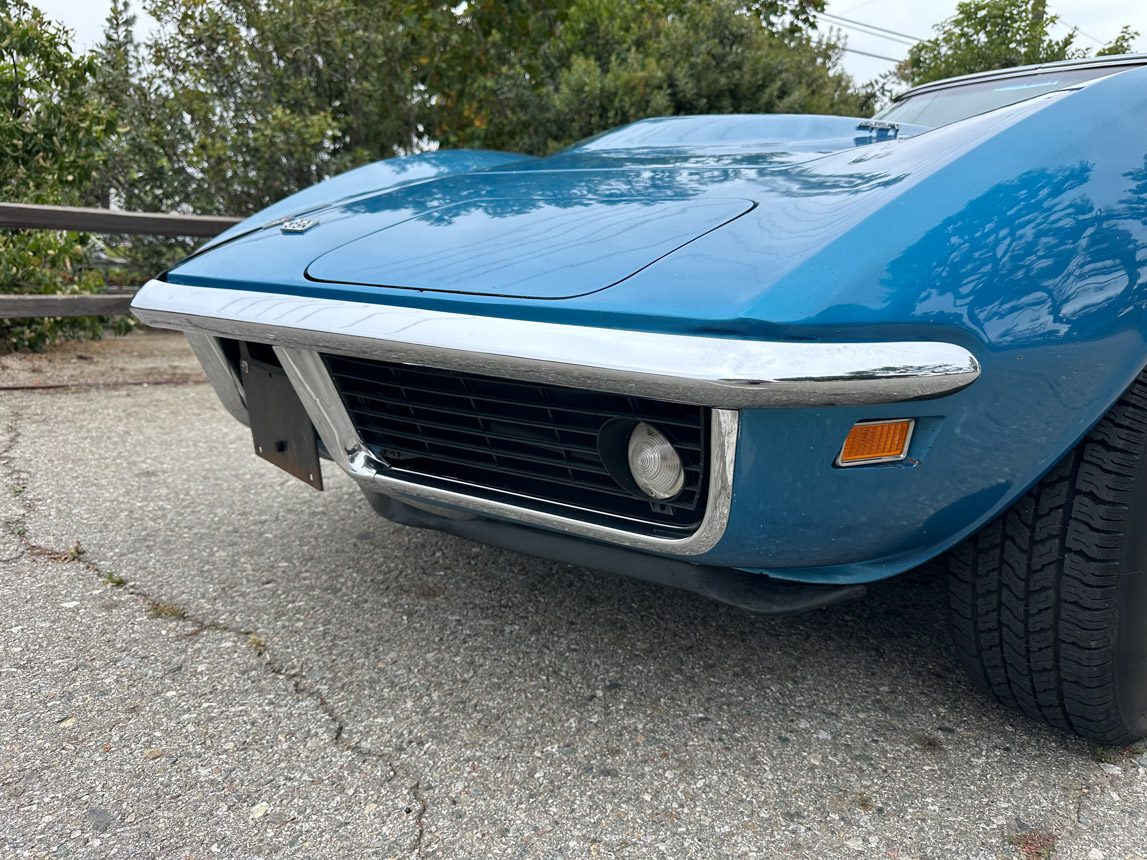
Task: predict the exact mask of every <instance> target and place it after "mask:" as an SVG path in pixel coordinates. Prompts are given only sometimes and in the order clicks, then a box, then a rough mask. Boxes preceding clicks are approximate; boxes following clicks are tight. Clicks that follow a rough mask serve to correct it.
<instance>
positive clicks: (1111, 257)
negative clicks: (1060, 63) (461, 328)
mask: <svg viewBox="0 0 1147 860" xmlns="http://www.w3.org/2000/svg"><path fill="white" fill-rule="evenodd" d="M741 119H742V120H744V118H741ZM772 119H775V120H776V122H775V124H774V125H773V127H772V128H773V129H774V130H775V131H776V132H777V133H776V134H770V133H769V129H770V120H772ZM746 122H747V121H746ZM802 122H804V123H805V126H803V127H802V128H801V131H800V133H799V135H798V132H797V131H796V123H795V122H794V121H793V120H792V118H768V117H762V118H754V121H753V123H750V124H751V125H753V128H754V129H755V131H754V132H753V134H755V135H756V137H753V135H750V134H748V132H747V131H746V128H741V132H744V135H743V136H738V135H739V134H740V132H737V131H736V130H733V131H726V132H722V133H723V134H724V135H725V137H724V141H723V142H721V143H713V142H712V141H711V140H709V139H706V138H704V134H703V132H704V129H703V127H702V126H703V125H704V123H702V122H700V121H698V120H695V119H690V120H688V121H681V123H682V124H681V126H680V127H679V131H680V132H681V134H680V135H679V136H678V137H676V138H675V137H674V135H673V122H672V121H663V122H659V123H655V124H653V125H651V126H650V127H649V128H645V129H643V128H642V127H641V125H640V124H638V126H631V127H627V128H626V129H622V130H619V131H618V132H615V133H614V135H615V136H614V137H613V138H612V139H611V137H610V136H609V135H606V136H603V137H599V138H596V139H594V140H593V141H589V142H587V143H585V144H582V145H581V146H579V147H575V148H573V149H571V150H568V151H566V152H565V153H559V154H558V155H556V156H553V157H551V158H547V159H538V160H533V161H528V162H521V163H506V164H502V165H497V166H491V167H488V168H487V169H484V170H480V171H477V172H470V173H466V174H454V175H448V176H443V177H441V178H438V179H435V180H433V181H424V182H421V183H419V184H414V185H406V186H402V187H397V188H394V189H391V190H389V191H385V192H380V193H378V194H367V195H364V196H360V197H358V198H355V199H353V200H350V201H349V202H345V203H343V204H340V205H337V206H334V207H330V208H325V209H321V210H319V211H317V212H315V213H313V214H312V216H311V217H316V218H318V220H319V222H320V223H319V225H318V226H317V227H316V228H314V229H312V230H310V231H308V232H307V233H305V234H302V235H297V236H284V235H282V234H280V233H279V231H278V230H263V231H258V232H255V233H251V234H249V235H247V236H243V237H240V238H237V239H234V240H233V241H230V242H227V243H225V244H222V245H220V246H218V247H216V248H215V250H213V251H211V252H210V253H208V254H203V255H201V256H198V257H195V258H192V259H191V260H189V261H187V262H186V263H184V264H182V265H180V266H177V267H176V268H175V269H173V270H172V271H171V272H169V273H168V274H167V278H168V279H169V280H171V281H174V282H179V283H189V284H203V285H219V286H226V287H231V288H237V289H262V290H267V289H270V290H281V291H283V292H287V293H291V294H300V295H317V296H323V295H329V296H337V297H341V298H351V299H356V300H360V301H370V302H380V303H387V304H398V305H410V306H419V307H435V308H449V309H451V310H457V311H460V312H467V313H480V314H487V315H497V316H507V317H515V318H520V319H535V320H545V321H555V322H564V323H570V324H592V325H595V326H614V327H617V328H619V329H638V330H649V331H671V332H687V333H698V334H708V335H715V336H721V335H730V336H732V335H737V336H741V337H746V336H747V337H759V338H762V339H778V340H794V341H799V340H818V339H826V340H828V339H831V340H852V341H877V340H882V339H892V338H895V339H906V340H908V339H910V340H930V339H931V340H944V341H950V342H953V343H958V344H960V345H962V346H965V347H967V348H968V349H970V350H971V351H972V352H973V353H974V354H975V355H976V357H977V358H978V359H979V360H980V362H981V364H982V367H983V374H982V377H981V379H980V380H979V381H978V382H977V383H975V384H974V385H972V386H971V387H970V388H968V389H965V390H964V391H961V392H959V393H957V394H955V395H952V396H949V397H945V398H941V399H938V400H934V401H928V402H924V403H919V404H915V405H912V406H904V405H899V406H886V407H880V408H866V409H854V408H844V407H838V408H830V409H779V410H768V411H762V410H751V411H747V412H745V413H744V414H743V416H742V428H741V435H740V439H739V443H738V454H737V458H738V462H737V473H736V478H735V482H734V496H733V506H732V515H731V520H730V523H729V527H728V529H727V532H726V535H725V537H724V539H723V540H722V541H721V543H720V544H718V545H717V547H715V548H714V549H713V550H712V551H711V552H710V553H708V554H707V555H705V556H702V557H699V558H697V559H695V560H697V561H704V562H708V563H712V564H719V565H727V566H733V567H740V568H745V569H754V570H767V571H768V572H770V573H772V574H774V575H778V576H784V577H789V578H793V579H804V580H808V581H824V582H856V581H867V580H871V579H878V578H880V577H883V576H888V575H891V574H894V573H898V572H900V571H902V570H905V569H907V568H909V567H912V566H914V565H916V564H918V563H920V562H922V561H924V560H926V559H928V558H930V557H932V556H934V555H936V554H937V553H939V552H942V551H943V550H945V549H947V548H948V547H950V546H952V545H953V544H955V543H956V542H957V541H959V540H960V539H961V538H963V537H964V536H966V535H968V534H970V533H972V532H974V531H975V530H976V529H977V528H979V527H980V526H981V525H983V524H984V523H985V522H986V521H988V520H989V519H990V518H991V517H993V516H995V515H996V514H997V513H999V512H1000V511H1002V510H1004V509H1005V508H1006V507H1007V506H1008V505H1009V504H1011V503H1012V502H1013V501H1014V500H1015V499H1016V498H1017V497H1018V496H1019V495H1020V494H1021V493H1022V492H1023V491H1024V490H1025V489H1026V488H1027V487H1028V486H1030V485H1031V484H1032V483H1034V482H1035V481H1036V480H1037V479H1038V478H1039V477H1040V476H1041V475H1042V474H1044V473H1045V472H1046V471H1047V469H1048V468H1050V467H1051V466H1052V465H1053V464H1054V463H1055V461H1056V460H1058V459H1059V458H1060V457H1061V456H1062V455H1063V454H1064V453H1065V452H1066V451H1068V450H1069V449H1070V448H1071V447H1072V446H1073V445H1074V444H1075V443H1076V441H1077V440H1079V439H1080V438H1081V437H1082V436H1083V435H1084V434H1085V433H1086V432H1087V430H1088V429H1089V428H1090V427H1091V425H1092V424H1094V422H1095V421H1097V420H1098V419H1099V417H1100V416H1101V415H1102V414H1103V413H1104V412H1105V411H1106V409H1107V408H1108V407H1109V406H1110V404H1111V403H1112V402H1114V400H1115V399H1116V398H1117V397H1118V396H1119V394H1120V393H1121V392H1122V391H1123V390H1124V389H1125V388H1126V387H1127V385H1129V384H1130V382H1131V381H1132V379H1133V378H1134V377H1135V375H1136V374H1137V373H1138V372H1139V370H1140V369H1141V368H1142V367H1143V365H1144V363H1145V362H1147V342H1145V340H1147V319H1145V295H1147V293H1145V290H1144V286H1143V280H1144V277H1143V276H1144V274H1145V270H1147V140H1145V139H1144V137H1143V134H1142V129H1143V127H1144V124H1145V122H1147V70H1135V71H1129V72H1126V73H1124V74H1121V75H1118V76H1115V77H1111V78H1108V79H1103V80H1099V81H1096V82H1094V83H1091V84H1088V85H1086V86H1084V87H1082V88H1081V89H1079V90H1078V91H1074V92H1062V93H1055V94H1050V95H1046V96H1040V97H1038V98H1035V99H1032V100H1030V101H1027V102H1022V103H1020V104H1017V105H1014V106H1011V107H1008V108H1003V109H1000V110H997V111H993V112H991V113H988V114H984V115H981V116H977V117H972V118H969V119H967V120H963V121H961V122H957V123H953V124H952V125H949V126H946V127H943V128H939V129H935V130H932V131H928V132H926V133H920V134H914V136H911V137H902V138H901V139H898V140H892V141H884V142H881V141H872V140H869V141H866V142H864V144H863V145H856V142H855V141H853V144H854V145H853V146H851V147H850V148H848V149H842V150H840V151H836V152H832V153H829V154H821V153H819V152H818V151H817V147H816V146H810V145H804V144H799V145H793V146H792V147H790V150H791V151H789V152H785V151H782V147H781V146H779V145H778V144H777V143H776V139H779V138H781V137H782V136H783V134H785V133H787V134H789V135H790V136H792V137H794V138H796V137H799V138H800V140H802V141H808V140H820V141H827V140H838V141H839V140H840V139H841V132H842V125H841V124H842V123H849V124H851V125H852V126H853V127H855V123H856V121H855V120H841V119H840V118H803V119H802ZM786 123H787V124H788V125H787V126H786ZM733 125H736V123H733ZM786 128H787V132H786V131H785V129H786ZM818 129H819V130H820V131H819V132H818ZM646 132H648V134H646ZM690 138H692V140H691V139H690ZM754 141H757V142H758V144H759V145H758V146H757V149H756V150H754ZM802 146H803V147H804V148H803V149H802ZM731 199H736V200H751V201H754V202H755V203H756V207H755V208H754V209H753V210H752V211H751V212H748V213H746V214H743V215H741V217H738V218H735V219H733V220H731V221H729V222H728V223H725V224H724V226H722V227H720V228H719V229H715V230H712V231H711V232H708V233H705V234H704V235H701V236H699V237H697V238H695V239H694V240H693V241H690V242H688V243H687V244H684V245H682V246H680V247H678V248H677V250H675V251H673V252H672V253H669V254H666V255H664V256H662V257H660V258H659V259H657V260H656V261H655V262H652V263H651V264H649V265H646V266H645V267H644V268H642V269H640V270H639V271H636V272H635V273H633V274H632V275H631V276H630V277H627V278H625V279H624V280H623V281H622V282H621V283H618V284H616V285H615V286H612V287H610V288H609V289H597V288H598V287H600V284H601V281H602V280H603V278H602V277H601V276H600V275H599V274H596V273H595V270H594V269H593V266H592V265H591V266H589V267H588V268H587V267H583V266H579V265H571V261H576V260H577V259H578V257H579V255H580V256H581V257H584V258H585V259H586V260H591V261H592V260H593V258H594V254H595V253H596V252H597V250H598V247H599V246H598V244H597V241H595V240H594V239H593V236H592V234H587V235H584V236H580V237H578V238H577V239H576V241H573V242H567V241H566V240H568V239H570V238H571V237H570V236H569V235H568V232H567V231H563V230H561V229H556V230H555V232H554V234H553V242H552V244H547V243H546V242H544V241H540V242H537V243H536V244H535V245H534V246H533V251H532V254H531V260H530V266H531V269H530V276H529V277H530V279H531V283H534V284H545V285H546V289H547V290H549V293H548V297H545V296H541V295H540V293H539V292H535V293H532V294H533V295H535V296H536V297H535V298H532V299H522V298H512V297H509V296H506V295H477V294H475V295H458V294H446V293H443V292H440V291H436V290H435V291H429V290H427V291H412V290H400V289H388V288H382V287H372V286H361V285H353V284H335V283H319V282H316V281H315V280H313V279H310V278H308V277H307V276H306V275H305V272H306V270H307V267H308V266H309V265H311V263H312V261H315V260H316V259H318V258H320V257H322V256H323V255H324V254H327V253H329V252H331V251H332V250H333V249H336V248H341V249H343V250H344V251H347V252H352V250H353V249H355V245H354V243H356V242H359V241H360V240H362V239H363V237H367V236H375V237H381V236H384V235H385V234H386V233H387V232H388V230H389V228H394V227H395V226H396V225H400V224H404V223H410V222H412V221H413V219H422V220H423V221H425V220H426V219H427V217H428V216H427V214H426V213H439V212H444V213H445V214H444V215H443V216H441V217H443V218H444V219H445V221H444V225H445V226H448V225H449V223H450V219H451V218H456V217H458V213H463V212H464V213H465V217H466V218H467V219H472V221H473V222H474V223H477V224H481V226H480V228H479V229H481V230H487V231H490V232H489V235H493V234H496V233H498V231H500V230H503V228H504V227H505V225H506V224H509V223H512V221H511V219H519V220H518V221H517V222H516V223H519V224H521V223H527V221H528V218H529V215H530V214H531V213H539V214H541V213H550V214H551V215H553V214H555V213H556V211H557V210H559V209H565V210H568V211H567V212H566V213H565V214H564V215H563V216H561V217H576V216H578V215H579V214H581V213H586V214H589V213H595V212H606V211H608V210H610V208H611V207H618V210H617V211H623V209H622V207H633V206H634V205H635V201H640V202H641V203H640V204H638V205H641V204H643V205H647V206H648V207H649V211H650V212H651V213H652V212H654V211H655V210H656V209H657V207H659V206H664V205H666V204H667V203H668V204H670V205H671V206H676V205H680V204H682V203H688V202H689V201H697V204H698V206H703V205H707V204H708V203H709V202H710V201H716V200H731ZM494 200H497V201H500V202H499V203H498V205H493V204H492V203H491V201H494ZM447 210H449V211H447ZM593 217H603V218H606V217H607V216H604V215H600V216H599V215H596V214H595V215H594V216H593ZM521 219H525V220H521ZM607 220H608V219H607ZM560 221H561V218H559V219H558V221H556V222H554V223H555V224H558V223H559V222H560ZM603 223H604V222H603ZM445 226H444V227H443V229H445ZM391 235H393V236H397V235H400V233H392V234H391ZM401 235H403V236H404V237H405V239H406V241H407V242H408V243H412V242H421V241H423V238H424V237H429V236H440V235H445V233H441V232H434V231H424V232H421V233H419V231H418V230H414V229H413V228H408V230H407V232H406V233H402V234H401ZM503 235H509V234H506V233H504V232H503ZM609 238H610V243H612V244H609V243H607V245H606V247H617V248H627V247H628V248H632V247H652V246H654V245H655V244H656V243H657V242H659V241H662V240H663V239H664V236H663V235H662V233H661V232H660V231H659V228H658V223H657V219H656V218H649V219H640V218H638V219H634V220H633V222H632V224H631V225H630V226H629V228H628V229H626V230H624V231H622V233H621V234H619V235H611V236H610V237H609ZM426 241H429V239H426ZM378 247H379V246H375V245H371V244H369V243H368V244H365V245H361V246H359V247H358V248H357V250H356V251H353V253H357V254H359V255H360V256H361V259H359V260H358V261H357V262H355V261H353V260H350V259H349V258H348V265H349V264H353V265H357V266H360V267H364V268H366V267H369V266H370V265H371V259H372V255H373V254H376V253H381V252H379V251H378ZM408 250H409V252H411V253H426V252H428V251H432V250H433V249H432V248H431V247H418V246H414V247H411V248H409V249H408ZM504 251H505V248H504V247H503V248H501V249H500V250H499V251H498V253H499V254H503V255H504ZM472 252H473V260H472V262H473V265H474V266H475V267H481V266H485V267H489V268H491V269H492V268H495V267H496V265H497V258H496V257H495V256H493V250H492V249H491V256H489V257H485V256H484V252H483V249H482V248H481V247H474V248H472ZM384 253H385V254H388V255H391V259H393V260H395V261H398V260H400V251H399V250H398V249H395V248H387V249H386V250H385V252H384ZM645 256H651V255H649V254H646V255H645ZM445 266H446V263H445V262H444V263H443V267H444V268H443V269H442V270H441V271H443V272H445V271H446V269H445ZM629 267H630V264H629V263H628V262H627V263H626V264H625V265H619V266H618V267H617V269H618V270H620V269H624V268H629ZM419 279H420V281H419V284H420V285H423V286H433V285H435V284H436V281H435V270H434V268H433V266H432V265H430V264H427V265H426V266H425V267H424V268H423V269H421V270H420V271H419ZM440 283H441V282H438V286H440ZM594 285H597V286H596V287H595V286H594ZM590 288H593V289H597V291H595V292H591V291H590ZM475 292H482V290H475ZM486 292H489V291H488V290H487V291H486ZM586 293H588V294H586ZM554 296H574V297H572V298H563V299H558V298H554ZM893 417H917V418H924V419H927V424H928V426H929V427H930V428H931V431H930V434H928V438H924V437H923V436H922V437H921V439H922V440H923V441H922V442H921V440H920V439H918V440H917V441H918V444H923V443H927V446H926V450H915V449H914V450H913V451H912V452H911V455H910V461H909V462H908V463H906V464H892V465H881V466H871V467H862V468H854V469H838V468H835V467H834V466H833V460H834V458H835V455H836V453H837V451H838V450H839V447H840V444H841V441H842V440H843V438H844V435H845V434H846V433H847V430H848V428H849V427H850V426H851V425H852V423H853V422H855V421H856V420H859V419H873V418H893Z"/></svg>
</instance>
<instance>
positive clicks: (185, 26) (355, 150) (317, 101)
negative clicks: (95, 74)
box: [131, 0, 418, 215]
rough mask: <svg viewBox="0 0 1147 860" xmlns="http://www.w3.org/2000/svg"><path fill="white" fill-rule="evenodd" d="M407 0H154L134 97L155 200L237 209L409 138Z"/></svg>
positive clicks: (164, 205)
mask: <svg viewBox="0 0 1147 860" xmlns="http://www.w3.org/2000/svg"><path fill="white" fill-rule="evenodd" d="M410 5H411V4H408V3H385V4H376V3H373V2H370V0H214V2H210V3H207V2H200V0H150V2H149V3H148V4H147V6H146V8H147V11H148V12H149V13H150V14H151V15H152V16H153V17H154V18H155V19H156V20H157V21H158V22H159V29H158V32H157V34H156V35H155V37H154V38H153V39H152V40H151V42H150V44H149V45H148V52H147V53H148V60H149V64H148V67H149V71H148V73H147V74H146V75H145V76H144V77H143V79H142V80H141V82H140V94H139V97H138V99H139V103H138V104H137V106H136V107H135V108H134V109H135V110H136V111H137V112H138V114H139V116H140V122H139V123H138V124H137V125H136V127H137V128H140V129H143V130H144V131H143V132H142V134H143V136H144V139H143V140H141V141H137V142H136V143H135V144H134V146H135V148H136V149H139V150H142V151H144V152H146V154H147V158H146V159H145V160H142V161H140V162H139V163H138V164H137V165H136V167H135V170H134V171H133V172H132V173H131V176H132V184H133V192H132V193H133V194H134V195H135V197H136V198H137V199H138V200H139V202H140V203H146V204H147V206H148V208H153V209H178V208H185V209H190V210H191V211H195V212H199V213H219V214H236V215H242V214H246V213H249V212H252V211H255V210H257V209H260V208H262V207H263V206H266V205H267V204H269V203H271V202H273V201H275V200H277V199H279V198H281V197H283V196H284V195H286V194H289V193H291V192H293V191H296V190H298V189H299V188H302V187H305V186H308V185H312V184H314V183H315V182H317V181H318V180H320V179H322V178H323V177H325V176H328V175H330V174H331V173H334V172H339V171H341V170H344V169H346V168H348V167H351V166H354V165H356V164H360V163H363V162H366V161H372V160H375V159H378V158H385V157H387V156H391V155H394V154H396V153H398V152H400V151H404V150H406V149H409V148H411V147H412V146H413V145H414V141H415V138H416V136H417V133H418V130H417V126H416V122H415V117H414V115H413V102H412V95H411V93H412V80H411V74H410V72H409V70H408V68H409V48H410V46H409V38H408V37H407V35H406V33H405V29H404V28H405V24H406V21H405V18H404V14H405V13H406V12H407V11H408V7H409V6H410Z"/></svg>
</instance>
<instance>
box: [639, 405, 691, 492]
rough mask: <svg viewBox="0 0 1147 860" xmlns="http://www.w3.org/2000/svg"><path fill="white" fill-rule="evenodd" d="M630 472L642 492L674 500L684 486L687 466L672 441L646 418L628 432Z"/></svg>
mask: <svg viewBox="0 0 1147 860" xmlns="http://www.w3.org/2000/svg"><path fill="white" fill-rule="evenodd" d="M629 471H630V473H631V474H632V475H633V480H634V481H635V482H637V486H638V487H639V488H640V489H641V492H643V493H645V494H646V495H647V496H651V497H652V498H654V499H671V498H673V497H674V496H676V495H677V494H678V493H680V492H681V488H682V487H684V486H685V469H684V467H683V466H682V465H681V458H680V457H679V456H678V455H677V452H676V451H674V450H673V446H672V445H671V444H669V440H668V439H666V438H665V436H663V435H662V434H661V432H660V431H659V430H657V429H656V428H655V427H651V426H649V425H648V424H646V423H645V422H644V421H642V422H640V423H638V425H637V426H636V427H634V428H633V432H632V433H630V434H629Z"/></svg>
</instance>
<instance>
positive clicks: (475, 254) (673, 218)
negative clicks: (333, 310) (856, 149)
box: [306, 180, 754, 299]
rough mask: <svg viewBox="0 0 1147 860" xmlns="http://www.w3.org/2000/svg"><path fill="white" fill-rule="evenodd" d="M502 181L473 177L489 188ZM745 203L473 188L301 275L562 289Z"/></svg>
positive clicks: (688, 236) (529, 293) (721, 218)
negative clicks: (478, 192)
mask: <svg viewBox="0 0 1147 860" xmlns="http://www.w3.org/2000/svg"><path fill="white" fill-rule="evenodd" d="M461 184H462V185H463V186H465V183H461ZM471 184H472V183H471ZM506 184H507V182H505V181H503V182H490V181H489V180H487V181H486V182H483V183H481V187H482V190H483V191H485V190H487V189H488V190H489V191H490V192H492V193H493V194H497V193H498V192H499V191H502V192H503V193H504V192H505V191H507V190H509V189H506V188H504V187H503V186H505V185H506ZM514 190H515V191H520V190H521V189H514ZM415 205H417V204H415ZM753 205H754V204H753V202H752V201H750V200H743V199H736V198H732V199H730V198H723V197H699V198H698V197H687V196H668V197H666V198H664V199H658V198H653V199H648V198H633V197H608V196H595V195H592V194H591V195H585V196H581V197H575V198H572V199H562V198H554V197H536V196H532V195H530V194H528V193H527V194H521V193H517V194H513V195H510V196H490V197H486V196H478V197H475V198H473V199H470V200H466V201H464V202H458V203H451V204H447V205H445V206H441V207H438V208H434V209H430V210H429V211H425V212H422V213H420V214H418V215H415V216H414V217H412V218H407V219H406V220H402V221H399V222H397V223H395V224H391V225H389V226H386V227H382V228H381V229H379V230H376V231H374V232H370V233H367V234H366V235H364V236H363V237H361V238H359V239H354V240H352V241H350V242H347V243H346V244H345V245H341V246H339V247H338V248H335V249H334V250H332V251H329V252H327V253H326V254H323V255H322V256H321V257H319V258H318V259H316V260H314V261H313V262H312V263H311V264H310V265H309V266H307V270H306V275H307V277H308V278H310V279H311V280H314V281H319V282H323V283H331V284H358V285H363V286H376V287H391V288H396V289H407V290H432V291H440V292H452V293H471V294H478V295H489V296H505V297H513V298H543V299H557V298H568V297H570V296H574V295H582V294H585V293H591V292H595V291H597V290H603V289H606V288H607V287H611V286H613V285H615V284H618V283H620V282H622V281H624V280H625V279H626V278H628V277H630V276H631V275H633V274H634V273H635V272H637V271H639V270H641V269H643V268H645V267H646V266H648V265H650V264H651V263H653V262H654V261H656V260H659V259H661V258H662V257H664V256H666V255H667V254H670V253H672V252H673V251H675V250H676V249H678V248H681V247H682V246H684V245H686V244H688V243H689V242H691V241H693V240H694V239H696V238H697V237H698V236H701V235H703V234H705V233H708V232H709V231H711V230H715V229H717V228H718V227H720V226H721V225H723V224H726V223H728V222H729V221H732V220H733V219H735V218H737V217H739V216H741V215H743V214H745V213H746V212H748V211H750V210H751V209H752V208H753Z"/></svg>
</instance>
